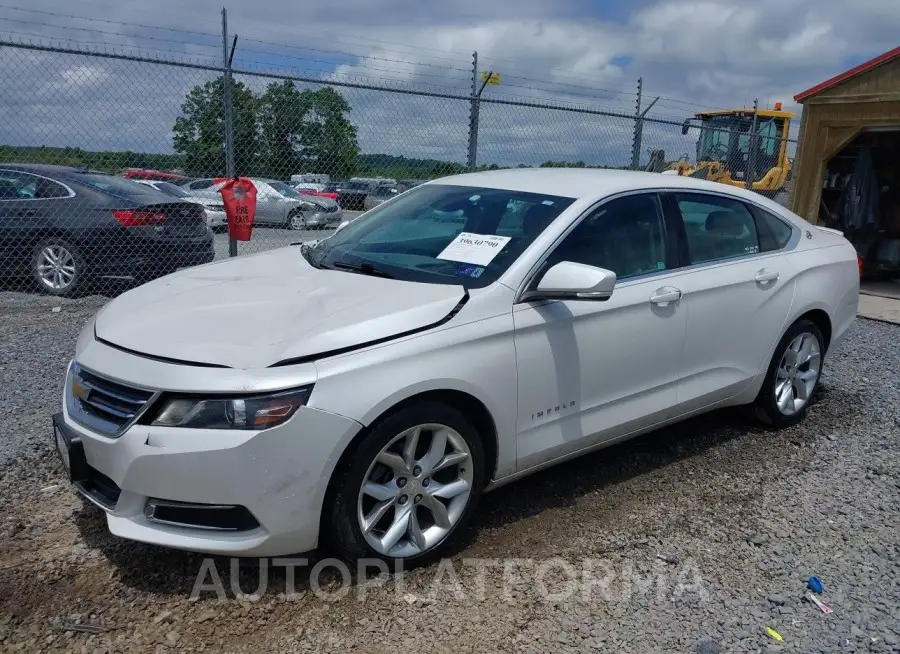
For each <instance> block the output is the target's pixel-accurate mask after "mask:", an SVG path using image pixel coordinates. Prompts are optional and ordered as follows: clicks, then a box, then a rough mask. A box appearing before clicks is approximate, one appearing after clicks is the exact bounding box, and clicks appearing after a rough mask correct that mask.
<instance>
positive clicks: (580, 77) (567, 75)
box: [0, 4, 710, 109]
mask: <svg viewBox="0 0 900 654" xmlns="http://www.w3.org/2000/svg"><path fill="white" fill-rule="evenodd" d="M0 8H3V9H8V10H12V11H19V12H27V13H31V14H38V15H43V16H51V17H56V18H65V19H70V20H81V21H86V22H96V23H104V24H110V25H119V26H125V27H130V28H140V29H150V30H161V31H166V32H172V33H176V34H188V35H194V36H203V37H208V38H211V39H215V40H218V39H219V35H218V34H213V33H209V32H200V31H196V30H186V29H180V28H172V27H162V26H157V25H147V24H141V23H126V22H123V21H116V20H111V19H105V18H95V17H88V16H76V15H74V14H63V13H59V12H52V11H45V10H40V9H26V8H22V7H12V6H9V5H3V4H0ZM3 18H4V19H5V20H8V21H10V22H16V23H21V24H28V25H37V26H41V27H53V28H58V29H76V30H81V31H87V32H95V33H98V34H104V35H109V36H117V37H121V38H126V39H135V40H136V39H146V40H152V41H159V42H165V43H175V44H186V45H193V46H197V47H216V48H218V43H215V44H204V43H196V42H193V41H188V42H185V41H181V40H176V39H166V38H162V37H157V36H150V35H140V36H139V35H128V34H122V33H119V32H110V31H105V30H98V29H94V28H86V27H74V28H73V27H72V26H70V25H66V26H63V25H54V24H44V23H37V22H34V21H25V20H20V19H14V18H9V17H3ZM294 29H296V30H297V31H300V32H308V33H313V34H315V35H316V36H315V38H316V40H324V39H322V37H321V35H322V34H331V35H334V36H339V37H343V38H351V39H355V40H359V41H367V42H371V43H377V44H385V45H394V46H398V47H404V48H411V49H418V50H429V51H433V52H441V53H445V54H458V55H459V56H461V57H462V56H465V57H468V56H469V55H467V54H463V53H458V52H454V51H452V50H442V49H437V48H428V47H424V46H413V45H410V44H403V43H396V42H391V41H384V40H380V39H373V38H371V37H361V36H356V35H351V34H345V33H341V32H333V31H320V30H319V31H313V30H310V29H308V28H294ZM31 36H35V37H40V35H31ZM242 40H243V41H248V42H254V43H260V44H263V45H269V46H274V47H278V48H286V49H294V50H300V51H309V52H319V53H323V54H334V55H339V56H346V57H355V58H357V59H364V60H372V61H383V62H386V63H400V64H407V65H412V66H417V67H418V66H424V67H428V68H437V69H440V70H448V71H455V72H464V73H467V74H468V72H469V71H468V69H465V68H456V67H452V66H445V65H440V64H432V63H428V62H422V61H418V62H411V61H408V60H402V59H392V58H388V57H379V56H376V55H371V54H362V53H355V52H346V51H341V50H326V49H321V48H308V47H306V48H298V47H297V46H292V45H287V44H284V43H276V42H272V41H265V40H261V39H255V38H244V39H242ZM82 43H85V44H87V43H89V42H82ZM90 43H91V44H96V43H94V42H90ZM97 45H102V44H97ZM346 45H349V46H350V47H356V48H359V47H363V46H361V45H357V44H346ZM367 47H371V46H367ZM154 49H155V50H156V51H160V52H170V53H174V54H178V52H176V51H172V50H164V49H159V48H154ZM240 51H243V52H247V53H252V54H261V55H265V56H279V57H285V58H290V59H296V60H300V61H307V62H310V63H320V64H327V65H340V64H339V63H338V62H329V61H322V60H317V59H311V58H307V57H301V56H299V55H291V54H284V53H272V52H267V51H263V50H253V49H247V48H241V49H240ZM240 51H239V52H240ZM388 52H391V50H388ZM393 52H396V53H397V54H402V55H412V54H416V55H419V56H422V53H421V52H415V53H414V52H404V51H396V50H394V51H393ZM188 54H189V53H188ZM201 56H205V55H201ZM424 56H426V57H429V58H432V59H444V60H446V61H453V62H456V61H457V60H456V59H450V58H446V57H436V56H435V55H424ZM487 59H488V61H495V62H510V63H513V64H514V66H513V68H512V70H513V71H516V70H519V69H520V68H521V66H522V64H521V62H518V61H515V60H512V59H507V58H503V57H488V58H487ZM351 65H352V64H351ZM366 67H367V68H370V69H371V70H378V71H382V72H389V73H400V72H401V71H397V70H394V69H389V68H378V67H375V66H371V65H367V64H366ZM548 72H552V73H556V75H555V77H557V78H562V79H572V80H576V81H579V82H583V83H589V82H592V81H594V80H593V78H592V77H590V76H589V75H588V74H587V73H572V72H571V71H566V72H563V71H560V70H559V69H554V68H551V69H548ZM418 75H419V76H424V77H432V78H438V76H435V75H426V74H424V73H418ZM507 77H509V78H512V79H519V80H522V81H525V82H532V83H536V84H546V85H552V86H559V87H564V88H573V89H578V90H582V91H587V92H591V93H598V92H599V93H608V94H612V95H620V96H623V97H634V96H635V94H634V92H628V91H620V90H616V89H607V88H601V87H593V86H591V87H587V86H580V85H575V84H567V83H565V82H557V81H553V80H544V79H536V78H533V77H526V76H522V75H516V74H515V72H513V73H512V74H509V73H507ZM450 79H461V78H454V77H451V78H450ZM504 86H506V87H508V88H520V89H527V90H534V91H542V90H545V89H540V88H535V87H533V86H527V85H511V84H505V85H504ZM569 94H570V95H574V96H576V97H588V96H579V94H573V93H569ZM597 99H600V98H597ZM660 99H661V100H665V101H667V102H672V103H676V104H681V105H684V106H689V107H694V108H696V107H699V108H703V109H707V108H710V107H707V106H704V105H700V104H696V103H691V102H686V101H684V100H679V99H676V98H668V97H663V96H661V97H660Z"/></svg>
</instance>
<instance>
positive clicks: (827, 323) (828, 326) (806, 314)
mask: <svg viewBox="0 0 900 654" xmlns="http://www.w3.org/2000/svg"><path fill="white" fill-rule="evenodd" d="M800 320H809V321H810V322H811V323H813V324H814V325H815V326H816V327H818V328H819V331H820V332H822V338H824V339H825V342H824V343H823V344H822V349H823V352H822V353H823V354H826V353H827V352H828V348H829V347H830V345H831V336H832V332H833V327H832V321H831V316H830V315H829V313H828V311H826V310H825V308H824V307H821V306H812V307H808V308H806V309H805V310H804V311H802V312H801V313H799V314H798V315H797V316H796V317H795V318H794V319H793V320H791V321H790V322H789V323H787V324H786V325H785V328H784V332H783V333H782V336H783V335H784V333H787V330H788V329H790V328H791V326H792V325H793V324H794V323H796V322H798V321H800ZM779 338H780V337H779Z"/></svg>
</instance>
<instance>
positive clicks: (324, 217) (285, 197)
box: [184, 177, 343, 229]
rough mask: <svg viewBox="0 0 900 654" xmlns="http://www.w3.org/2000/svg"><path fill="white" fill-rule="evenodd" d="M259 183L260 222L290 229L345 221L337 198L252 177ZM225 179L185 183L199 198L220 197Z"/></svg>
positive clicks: (254, 183) (252, 179)
mask: <svg viewBox="0 0 900 654" xmlns="http://www.w3.org/2000/svg"><path fill="white" fill-rule="evenodd" d="M250 180H251V181H252V182H253V185H254V186H256V219H255V223H256V224H258V225H276V226H280V227H286V228H288V229H328V228H333V227H337V226H338V225H340V224H341V221H342V220H343V211H342V210H341V208H340V206H339V205H338V203H337V202H335V201H334V200H331V199H329V198H324V197H318V196H314V195H301V194H300V193H298V192H297V191H296V190H295V189H294V188H293V187H292V186H291V185H290V184H286V183H284V182H281V181H278V180H275V179H263V178H257V177H251V178H250ZM222 183H223V182H219V183H216V180H215V179H212V178H205V179H194V180H191V181H190V182H188V183H187V184H185V185H184V188H185V190H187V191H189V192H190V193H191V195H193V196H196V197H218V198H221V196H220V194H219V188H220V187H221V185H222Z"/></svg>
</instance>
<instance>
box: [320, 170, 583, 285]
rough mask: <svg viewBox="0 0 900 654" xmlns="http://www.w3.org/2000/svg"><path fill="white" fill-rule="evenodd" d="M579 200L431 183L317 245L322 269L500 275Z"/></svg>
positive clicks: (405, 276)
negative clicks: (363, 268)
mask: <svg viewBox="0 0 900 654" xmlns="http://www.w3.org/2000/svg"><path fill="white" fill-rule="evenodd" d="M572 202H574V200H573V199H572V198H565V197H558V196H553V195H540V194H537V193H525V192H521V191H508V190H504V189H490V188H476V187H471V186H451V185H444V184H426V185H423V186H419V187H417V188H415V189H413V190H411V191H410V192H409V193H407V194H406V195H403V196H400V197H397V198H396V199H395V200H393V201H391V202H388V203H385V204H382V205H379V206H378V207H376V208H374V209H372V210H371V211H369V213H367V214H365V215H364V216H363V217H361V218H360V219H357V220H354V221H352V222H351V223H350V224H349V225H347V226H346V227H344V228H343V229H342V230H340V231H338V232H336V233H335V234H333V235H332V236H331V237H329V238H327V239H325V240H323V241H320V242H319V243H318V244H316V245H315V246H313V247H312V248H310V249H309V250H308V252H307V257H308V259H309V261H310V263H311V264H312V265H314V266H316V267H322V268H341V267H342V266H347V265H349V266H354V267H360V266H371V267H372V268H374V269H377V270H378V271H380V272H382V273H385V274H387V275H390V276H391V277H395V278H397V279H402V280H406V281H415V282H426V283H431V284H462V285H464V286H466V287H467V288H481V287H484V286H487V285H488V284H491V283H492V282H494V281H495V280H496V279H497V278H498V277H499V276H500V275H501V274H502V273H503V272H504V271H505V270H506V269H507V268H508V267H509V266H510V265H511V264H512V263H513V262H514V261H515V260H516V259H517V258H518V257H519V256H520V255H521V254H522V252H524V250H525V248H526V247H528V246H529V245H530V244H531V242H532V241H534V239H535V238H537V236H538V235H539V234H540V233H541V232H543V231H544V229H545V228H546V227H547V226H548V225H549V224H550V223H551V222H553V220H554V219H556V217H557V216H559V214H560V213H562V212H563V211H564V210H565V209H566V208H567V207H569V205H571V204H572Z"/></svg>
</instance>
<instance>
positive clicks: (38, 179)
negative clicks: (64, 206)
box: [0, 170, 72, 200]
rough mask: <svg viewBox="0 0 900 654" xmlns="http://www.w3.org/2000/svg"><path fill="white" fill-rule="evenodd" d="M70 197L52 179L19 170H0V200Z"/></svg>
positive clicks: (66, 191) (70, 195) (68, 193)
mask: <svg viewBox="0 0 900 654" xmlns="http://www.w3.org/2000/svg"><path fill="white" fill-rule="evenodd" d="M68 197H72V192H71V191H70V190H69V189H68V188H66V187H65V186H63V185H62V184H59V183H58V182H54V181H53V180H52V179H48V178H47V177H43V176H41V175H33V174H31V173H26V172H23V171H19V170H0V200H50V199H55V198H68Z"/></svg>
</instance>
